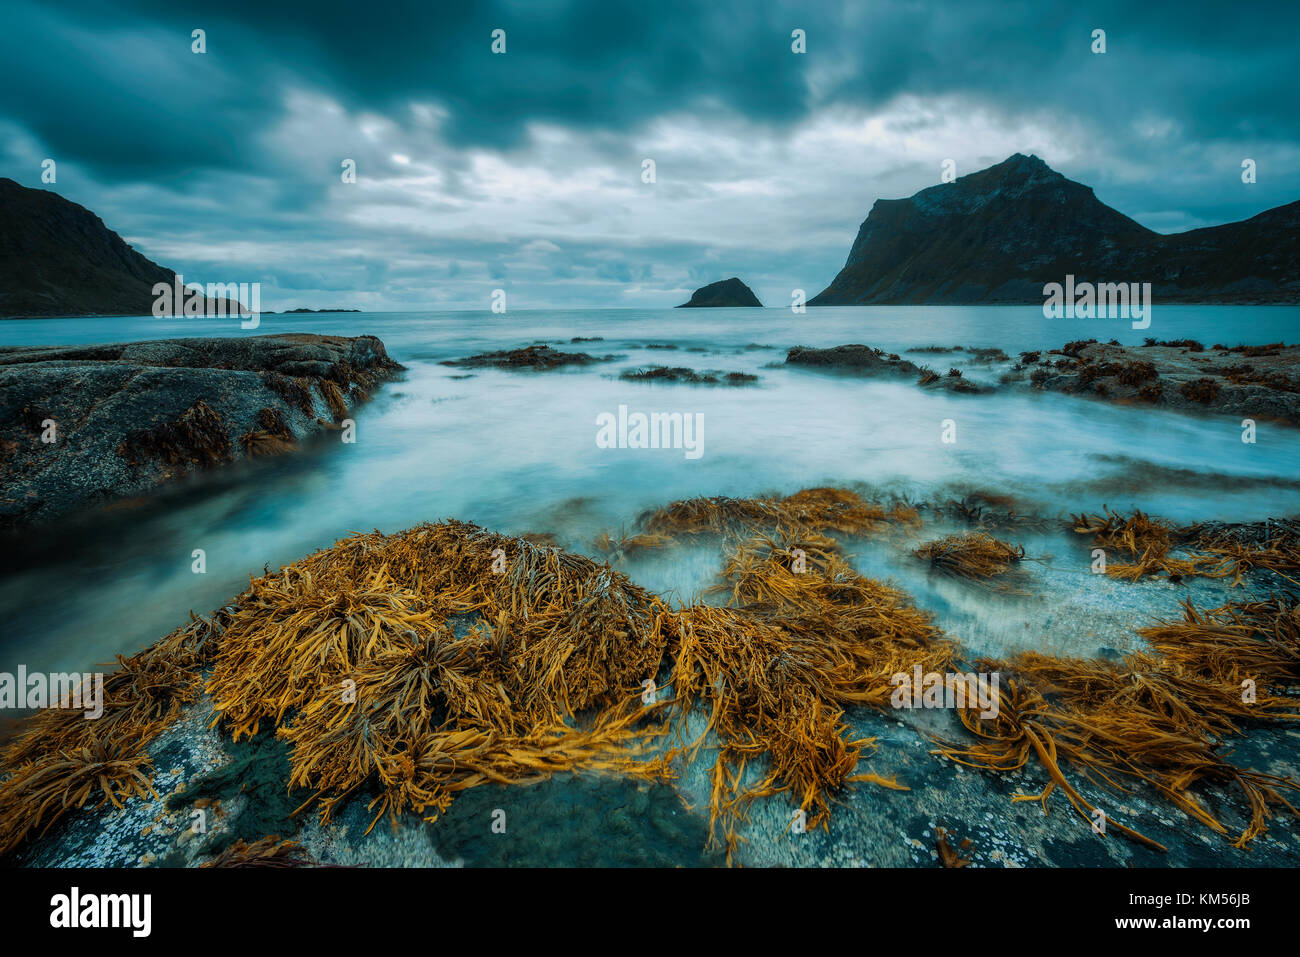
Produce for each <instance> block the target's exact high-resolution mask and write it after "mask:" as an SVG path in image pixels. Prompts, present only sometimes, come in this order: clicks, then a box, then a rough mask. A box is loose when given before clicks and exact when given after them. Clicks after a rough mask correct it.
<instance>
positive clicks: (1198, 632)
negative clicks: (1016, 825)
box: [936, 599, 1300, 851]
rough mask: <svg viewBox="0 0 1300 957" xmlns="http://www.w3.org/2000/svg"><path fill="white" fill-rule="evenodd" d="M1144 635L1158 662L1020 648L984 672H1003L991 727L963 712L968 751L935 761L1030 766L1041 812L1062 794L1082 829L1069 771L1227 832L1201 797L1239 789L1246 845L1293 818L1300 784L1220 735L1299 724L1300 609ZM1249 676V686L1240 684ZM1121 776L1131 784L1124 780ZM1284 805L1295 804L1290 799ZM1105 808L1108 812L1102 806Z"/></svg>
mask: <svg viewBox="0 0 1300 957" xmlns="http://www.w3.org/2000/svg"><path fill="white" fill-rule="evenodd" d="M1139 634H1141V635H1142V636H1143V637H1145V638H1147V639H1148V641H1149V642H1150V643H1151V646H1152V648H1153V649H1154V651H1153V652H1138V653H1134V654H1130V655H1128V656H1126V657H1125V658H1124V659H1123V660H1121V661H1118V662H1110V661H1104V660H1097V659H1079V658H1056V657H1053V656H1050V655H1043V654H1039V653H1038V652H1023V653H1021V654H1019V655H1017V656H1015V657H1014V658H1011V659H1009V660H1006V661H990V660H986V661H981V662H979V663H978V667H980V668H981V669H984V670H990V671H992V670H996V671H998V672H1000V673H1002V674H1003V675H1004V679H1003V682H1002V687H1001V688H1000V689H999V707H998V713H997V715H996V716H995V717H993V718H990V719H984V718H981V717H980V716H979V715H978V714H977V713H976V710H975V709H972V708H965V709H962V710H960V711H959V716H960V718H961V720H962V723H963V724H964V725H965V726H966V728H967V729H968V730H969V731H970V732H971V733H972V734H973V735H974V736H975V741H974V742H973V743H952V742H946V743H943V744H942V745H941V747H940V748H939V750H938V751H937V752H936V753H939V754H943V755H945V756H947V757H949V758H951V759H952V760H954V761H958V762H959V763H962V764H966V765H968V766H971V767H977V768H982V769H986V770H994V771H1011V770H1015V769H1018V768H1021V767H1024V766H1025V765H1026V764H1027V763H1028V762H1029V761H1030V760H1031V759H1036V760H1037V761H1038V763H1039V764H1040V765H1042V766H1043V768H1044V769H1045V770H1046V771H1047V773H1048V778H1049V779H1048V782H1047V785H1046V787H1044V789H1043V790H1042V792H1041V793H1039V794H1035V795H1018V796H1016V797H1014V798H1013V800H1034V801H1039V802H1041V803H1042V805H1043V809H1044V811H1046V809H1047V799H1048V796H1049V795H1050V794H1051V793H1052V792H1053V791H1054V790H1055V789H1056V788H1057V787H1060V789H1061V790H1062V792H1064V794H1065V795H1066V798H1067V799H1068V800H1069V801H1070V803H1071V805H1072V806H1073V807H1074V808H1075V810H1076V811H1078V812H1079V814H1080V815H1082V816H1083V817H1084V818H1085V819H1087V820H1089V821H1090V822H1095V821H1096V820H1097V819H1098V815H1097V811H1098V810H1099V809H1098V808H1097V807H1096V806H1095V805H1093V804H1091V803H1090V802H1089V801H1088V800H1086V799H1085V798H1084V797H1083V795H1082V794H1081V793H1080V792H1079V791H1078V789H1077V788H1076V786H1075V785H1076V783H1077V781H1078V778H1076V779H1075V781H1071V779H1070V777H1068V776H1067V774H1066V770H1067V769H1069V768H1072V769H1073V770H1074V771H1075V772H1077V774H1078V775H1079V777H1081V778H1083V779H1086V780H1088V781H1090V782H1092V783H1093V784H1095V785H1098V786H1100V787H1109V788H1112V789H1115V790H1117V791H1120V792H1124V791H1127V790H1128V789H1129V788H1130V787H1131V786H1132V785H1133V784H1135V783H1145V784H1147V785H1149V786H1150V787H1152V788H1153V789H1154V790H1155V791H1156V793H1158V794H1160V795H1161V796H1163V797H1164V798H1165V799H1166V800H1168V801H1169V802H1170V803H1172V804H1173V805H1174V806H1176V807H1178V808H1180V809H1181V810H1182V811H1184V812H1185V813H1186V814H1188V815H1189V816H1190V817H1192V818H1194V819H1196V820H1198V821H1200V822H1201V823H1203V824H1205V825H1206V826H1208V827H1210V828H1211V829H1213V830H1215V831H1217V832H1219V833H1221V834H1227V833H1228V828H1227V827H1226V826H1225V825H1224V823H1223V822H1222V821H1220V820H1219V818H1218V817H1216V816H1215V815H1214V814H1213V813H1211V811H1210V809H1209V808H1208V807H1207V806H1206V804H1205V802H1204V800H1203V799H1202V798H1201V797H1199V796H1198V792H1201V791H1204V790H1205V789H1206V788H1207V787H1208V788H1222V787H1233V786H1235V787H1236V788H1238V789H1239V790H1240V791H1241V793H1242V795H1243V797H1244V799H1245V806H1246V808H1247V809H1248V813H1249V819H1248V820H1247V821H1245V822H1244V823H1243V825H1242V830H1241V832H1240V833H1239V834H1238V836H1237V837H1236V838H1235V840H1234V842H1233V843H1234V846H1236V847H1245V846H1246V845H1247V844H1249V843H1250V841H1252V840H1253V839H1254V838H1256V837H1258V836H1259V835H1260V834H1262V833H1264V831H1265V830H1266V829H1267V822H1268V819H1269V818H1270V817H1271V816H1272V815H1273V813H1274V812H1275V811H1277V810H1284V811H1287V812H1290V813H1291V814H1292V815H1295V814H1296V813H1297V809H1296V807H1295V805H1294V804H1292V803H1291V801H1292V800H1294V794H1295V792H1297V791H1300V784H1297V783H1296V782H1295V781H1293V780H1292V779H1290V778H1284V777H1281V776H1278V775H1274V774H1267V773H1264V772H1261V771H1256V770H1252V769H1248V768H1240V767H1238V766H1236V765H1235V764H1233V763H1231V762H1230V761H1229V760H1228V759H1227V758H1226V757H1225V756H1224V755H1223V754H1222V753H1221V744H1222V742H1223V741H1224V740H1225V739H1228V738H1230V737H1233V736H1235V735H1238V734H1240V733H1241V732H1242V730H1243V728H1244V726H1245V725H1246V724H1247V723H1251V722H1268V721H1277V720H1288V721H1294V720H1300V700H1298V699H1296V698H1295V697H1294V696H1292V695H1289V694H1287V693H1286V692H1287V685H1288V684H1290V683H1293V682H1294V681H1295V680H1296V678H1297V677H1300V611H1298V609H1297V606H1296V602H1295V600H1294V599H1277V600H1273V601H1269V602H1258V603H1250V604H1232V605H1227V606H1224V607H1223V608H1220V609H1216V610H1214V611H1212V612H1208V613H1204V614H1202V613H1197V612H1196V611H1195V609H1194V608H1193V607H1192V606H1191V604H1190V603H1189V604H1187V605H1186V606H1185V618H1184V620H1183V621H1181V622H1160V623H1158V624H1156V625H1155V626H1153V627H1151V628H1146V629H1142V630H1141V631H1140V632H1139ZM1246 678H1249V684H1248V685H1247V686H1246V688H1248V689H1249V693H1247V691H1246V688H1243V684H1242V681H1244V680H1245V679H1246ZM1125 779H1127V782H1128V787H1126V786H1125V785H1124V784H1122V783H1121V781H1124V780H1125ZM1288 795H1292V797H1291V798H1288ZM1102 810H1103V811H1104V809H1102ZM1105 820H1106V825H1105V826H1106V827H1107V828H1111V829H1114V830H1115V831H1116V832H1117V833H1120V834H1123V835H1124V836H1126V837H1129V838H1131V839H1133V840H1136V841H1139V842H1141V843H1143V844H1146V845H1148V846H1150V847H1153V848H1155V849H1157V850H1162V851H1163V850H1164V849H1165V848H1164V847H1163V846H1162V845H1160V844H1159V843H1157V842H1156V841H1154V840H1152V839H1151V838H1149V837H1147V836H1146V835H1143V834H1141V833H1140V832H1138V831H1136V830H1134V829H1132V828H1130V827H1127V826H1126V825H1124V824H1121V823H1119V822H1118V821H1115V820H1114V819H1113V818H1112V817H1110V816H1109V815H1107V817H1106V819H1105Z"/></svg>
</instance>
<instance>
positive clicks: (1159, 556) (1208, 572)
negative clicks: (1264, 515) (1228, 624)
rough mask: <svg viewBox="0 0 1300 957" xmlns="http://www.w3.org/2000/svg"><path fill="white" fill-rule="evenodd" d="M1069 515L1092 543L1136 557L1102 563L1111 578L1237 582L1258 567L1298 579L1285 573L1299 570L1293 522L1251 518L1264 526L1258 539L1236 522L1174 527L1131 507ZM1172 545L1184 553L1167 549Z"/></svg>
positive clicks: (1299, 545) (1298, 539)
mask: <svg viewBox="0 0 1300 957" xmlns="http://www.w3.org/2000/svg"><path fill="white" fill-rule="evenodd" d="M1073 521H1074V530H1075V531H1076V532H1078V533H1079V534H1081V535H1092V536H1093V544H1095V545H1099V546H1101V547H1103V548H1114V549H1116V550H1118V551H1120V552H1123V553H1125V554H1127V555H1129V556H1130V557H1133V558H1135V559H1136V561H1134V562H1110V563H1108V564H1107V566H1106V574H1108V575H1112V576H1114V577H1116V578H1124V579H1128V580H1130V581H1136V580H1137V579H1139V578H1143V577H1145V576H1147V575H1153V574H1157V573H1159V572H1164V573H1165V574H1166V575H1168V576H1169V577H1171V578H1173V579H1175V580H1177V579H1179V578H1185V577H1189V576H1193V575H1199V576H1202V577H1206V578H1228V577H1231V578H1232V584H1233V586H1237V585H1240V584H1241V583H1242V581H1243V579H1244V577H1245V575H1246V574H1247V573H1249V572H1251V571H1253V570H1255V569H1264V570H1266V571H1272V572H1274V573H1276V574H1277V575H1279V576H1280V577H1282V578H1284V579H1286V580H1287V581H1289V582H1291V583H1292V584H1297V585H1300V582H1297V581H1296V580H1295V579H1294V578H1291V577H1290V576H1289V575H1287V574H1286V573H1287V572H1291V573H1296V572H1300V536H1297V534H1296V532H1295V523H1293V522H1282V523H1279V527H1278V528H1277V529H1276V530H1275V531H1272V532H1271V533H1270V532H1269V531H1268V530H1267V529H1268V523H1254V524H1255V525H1256V526H1263V527H1264V528H1265V530H1266V531H1265V537H1263V538H1262V539H1261V538H1260V537H1258V536H1250V535H1248V534H1243V527H1240V526H1236V527H1234V526H1223V525H1215V524H1212V523H1207V524H1205V525H1193V526H1187V527H1182V528H1180V527H1177V526H1175V525H1172V524H1170V523H1168V522H1163V521H1160V520H1158V519H1152V518H1151V517H1150V516H1149V515H1147V514H1146V513H1144V512H1142V511H1137V510H1135V511H1134V512H1133V514H1132V515H1130V516H1128V517H1127V518H1126V517H1124V516H1122V515H1120V514H1118V513H1116V512H1114V511H1111V510H1110V509H1106V510H1105V514H1104V515H1101V516H1089V515H1076V516H1075V517H1074V520H1073ZM1175 551H1182V552H1183V555H1184V556H1185V557H1180V556H1177V555H1174V554H1172V553H1173V552H1175Z"/></svg>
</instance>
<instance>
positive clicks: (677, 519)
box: [642, 488, 919, 536]
mask: <svg viewBox="0 0 1300 957" xmlns="http://www.w3.org/2000/svg"><path fill="white" fill-rule="evenodd" d="M918 522H919V518H918V516H917V512H916V510H915V509H914V508H909V507H907V506H904V505H895V506H892V507H889V508H886V507H885V506H883V505H880V504H878V503H875V502H868V501H866V500H865V499H863V498H862V496H860V495H858V494H857V493H856V492H851V491H849V490H848V489H838V488H810V489H804V490H803V491H800V492H796V493H794V494H793V495H789V496H786V497H785V498H744V499H738V498H726V497H717V498H692V499H684V500H682V501H677V502H673V503H672V504H670V505H667V506H665V507H664V508H661V509H658V510H657V511H654V512H651V513H649V514H648V515H646V516H643V517H642V524H643V525H644V527H645V529H646V531H648V532H651V533H654V534H658V535H667V536H678V535H698V534H702V533H703V534H713V535H721V534H726V533H732V532H739V533H741V534H752V533H753V532H755V531H759V530H765V529H775V528H777V527H785V528H793V529H805V530H809V531H816V532H831V531H834V532H840V533H842V534H846V535H869V534H871V533H872V532H875V531H878V530H879V529H881V528H883V527H885V526H887V525H891V524H893V525H914V524H917V523H918Z"/></svg>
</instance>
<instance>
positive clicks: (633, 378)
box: [619, 366, 758, 385]
mask: <svg viewBox="0 0 1300 957" xmlns="http://www.w3.org/2000/svg"><path fill="white" fill-rule="evenodd" d="M619 378H620V379H623V380H624V381H626V382H683V383H687V384H690V385H752V384H754V383H755V382H757V381H758V376H756V375H751V374H750V373H748V372H715V371H708V372H696V371H695V370H694V369H686V368H683V367H681V366H677V367H673V368H668V367H666V366H645V367H642V368H639V369H624V370H623V371H622V372H621V373H619Z"/></svg>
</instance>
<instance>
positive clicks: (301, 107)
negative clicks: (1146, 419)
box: [0, 0, 1300, 310]
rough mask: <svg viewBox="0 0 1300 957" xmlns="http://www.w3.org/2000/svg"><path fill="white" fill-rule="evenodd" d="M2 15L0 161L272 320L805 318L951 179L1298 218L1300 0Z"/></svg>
mask: <svg viewBox="0 0 1300 957" xmlns="http://www.w3.org/2000/svg"><path fill="white" fill-rule="evenodd" d="M0 13H2V14H3V16H2V17H0V62H3V63H4V64H5V67H4V82H3V83H0V175H4V176H8V177H11V178H13V179H15V180H17V181H18V182H20V183H22V184H23V185H26V186H32V187H37V188H46V189H53V190H55V191H56V192H58V193H59V194H61V195H63V196H65V197H67V198H68V199H70V200H72V201H74V202H77V203H80V204H82V205H83V206H86V207H87V208H89V209H91V210H93V211H94V212H95V213H97V214H98V215H99V216H100V217H101V218H102V219H103V220H104V221H105V223H106V224H107V225H108V226H109V227H110V228H111V229H114V230H115V231H117V232H118V233H120V234H121V235H122V236H123V238H125V239H126V240H127V241H128V242H130V243H131V244H132V245H133V246H135V247H136V248H137V249H139V250H140V251H141V252H143V253H144V254H145V255H147V256H148V257H149V258H151V259H153V260H155V261H156V262H159V263H161V264H162V265H165V266H167V267H169V268H172V269H176V270H177V271H178V272H180V273H181V274H182V275H183V276H184V277H185V279H186V280H187V281H198V282H260V283H261V284H262V305H263V308H264V309H286V308H295V307H310V308H321V307H329V306H340V307H348V308H358V309H365V310H418V309H486V308H489V306H490V304H491V297H492V292H493V290H495V289H504V290H505V291H506V294H507V297H508V299H507V301H508V304H509V308H510V309H511V310H514V309H529V308H568V307H573V308H609V307H637V308H657V307H666V306H673V305H676V304H678V303H680V302H683V301H685V300H686V299H687V298H689V295H690V293H691V291H692V290H693V289H694V288H696V287H698V286H701V285H704V284H706V283H708V282H712V281H715V280H718V279H724V278H727V277H729V276H733V275H734V276H739V277H740V278H741V279H743V280H744V281H745V282H747V283H748V284H749V285H750V286H751V287H752V288H753V289H754V290H755V292H756V293H757V294H758V296H759V298H760V299H761V300H762V301H763V302H764V303H765V304H766V305H773V306H786V305H789V303H790V299H791V294H792V290H794V289H804V290H806V291H807V294H808V296H810V297H811V296H812V295H814V294H816V293H817V292H819V291H821V290H822V289H823V288H824V287H825V286H826V285H827V284H828V283H829V282H830V280H831V279H832V278H833V277H834V276H835V274H836V272H838V271H839V269H840V267H841V266H843V264H844V259H845V257H846V256H847V254H848V250H849V246H850V245H851V243H852V241H853V239H854V236H855V235H856V234H857V229H858V226H859V225H860V223H861V222H862V220H863V219H864V218H865V217H866V215H867V213H868V211H869V210H870V208H871V204H872V203H873V202H874V201H875V200H876V199H880V198H884V199H893V198H899V197H904V196H909V195H911V194H912V193H914V192H916V191H917V190H919V189H923V188H925V187H927V186H932V185H934V184H936V183H938V182H939V181H940V177H941V174H942V170H943V163H944V161H945V160H949V159H951V160H952V161H953V162H954V163H955V166H956V171H957V173H958V175H962V174H965V173H970V172H974V171H976V170H979V169H982V168H984V167H987V166H990V165H992V164H994V163H997V162H1000V161H1001V160H1003V159H1005V158H1007V157H1008V156H1009V155H1011V154H1013V153H1016V152H1022V153H1034V154H1037V155H1038V156H1040V157H1042V158H1043V159H1044V160H1045V161H1046V162H1047V163H1048V164H1049V165H1051V166H1052V167H1053V168H1055V169H1057V170H1058V171H1060V172H1062V173H1063V174H1065V175H1066V176H1068V177H1070V178H1071V179H1074V180H1077V181H1079V182H1082V183H1084V184H1086V185H1088V186H1091V187H1093V188H1094V189H1095V191H1096V194H1097V196H1098V197H1099V198H1100V199H1101V200H1102V201H1103V202H1105V203H1107V204H1109V205H1111V206H1113V207H1115V208H1116V209H1118V210H1119V211H1120V212H1122V213H1124V214H1126V215H1128V216H1130V217H1132V218H1133V219H1136V220H1137V221H1138V222H1140V223H1142V224H1143V225H1145V226H1148V227H1150V228H1152V229H1155V230H1157V231H1159V232H1178V231H1182V230H1185V229H1191V228H1195V227H1198V226H1205V225H1215V224H1218V223H1223V222H1231V221H1234V220H1239V219H1244V218H1247V217H1249V216H1252V215H1255V214H1256V213H1259V212H1261V211H1263V210H1265V209H1269V208H1271V207H1274V206H1278V205H1282V204H1284V203H1289V202H1292V201H1295V200H1297V199H1300V95H1297V94H1300V79H1297V77H1298V76H1300V3H1297V2H1294V0H1287V2H1280V0H1279V2H1267V3H1265V2H1250V0H1238V2H1233V3H1226V2H1225V3H1197V2H1195V0H1189V2H1176V3H1175V2H1163V0H1150V2H1145V3H1142V4H1140V5H1139V4H1134V3H1132V2H1131V0H1123V2H1099V3H1062V2H1053V0H1029V2H1016V0H961V2H945V3H940V2H922V0H898V2H889V0H885V2H859V3H824V2H817V0H802V2H795V3H779V2H767V0H749V2H744V0H707V2H697V3H681V2H676V0H654V2H648V3H632V2H618V0H574V2H541V0H534V2H528V3H523V2H497V0H492V2H488V0H482V2H455V0H451V2H447V0H424V2H418V3H384V4H374V5H367V4H357V3H352V2H349V3H333V2H330V0H311V2H274V0H258V2H246V0H222V2H220V3H212V4H187V3H184V2H182V0H140V2H131V0H114V2H112V3H111V4H106V3H104V2H103V0H87V2H80V0H55V2H50V0H42V2H39V3H28V2H21V0H20V2H14V0H0ZM196 29H201V30H203V31H204V43H205V47H206V49H205V52H202V53H199V52H194V49H193V47H194V42H195V41H194V39H193V31H194V30H196ZM1098 29H1101V30H1104V31H1105V45H1106V49H1105V52H1104V53H1095V52H1093V47H1094V45H1095V43H1094V37H1093V32H1094V31H1095V30H1098ZM496 30H502V31H504V41H505V52H504V53H496V52H493V49H492V47H493V32H494V31H496ZM796 30H801V31H803V35H804V38H805V41H804V42H805V46H806V52H803V53H797V52H795V51H794V50H793V49H792V47H793V45H794V44H795V40H794V39H793V38H792V33H793V31H796ZM1247 158H1249V159H1253V160H1254V161H1255V169H1256V182H1254V183H1243V182H1242V176H1241V164H1242V161H1243V160H1244V159H1247ZM46 159H53V160H54V161H55V163H56V166H55V175H56V181H55V183H53V184H43V183H42V181H41V174H42V162H43V161H44V160H46ZM345 160H352V161H354V163H355V170H356V177H355V182H344V181H343V163H344V161H345ZM646 160H653V162H654V181H653V182H646V181H645V179H646V176H645V161H646Z"/></svg>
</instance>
